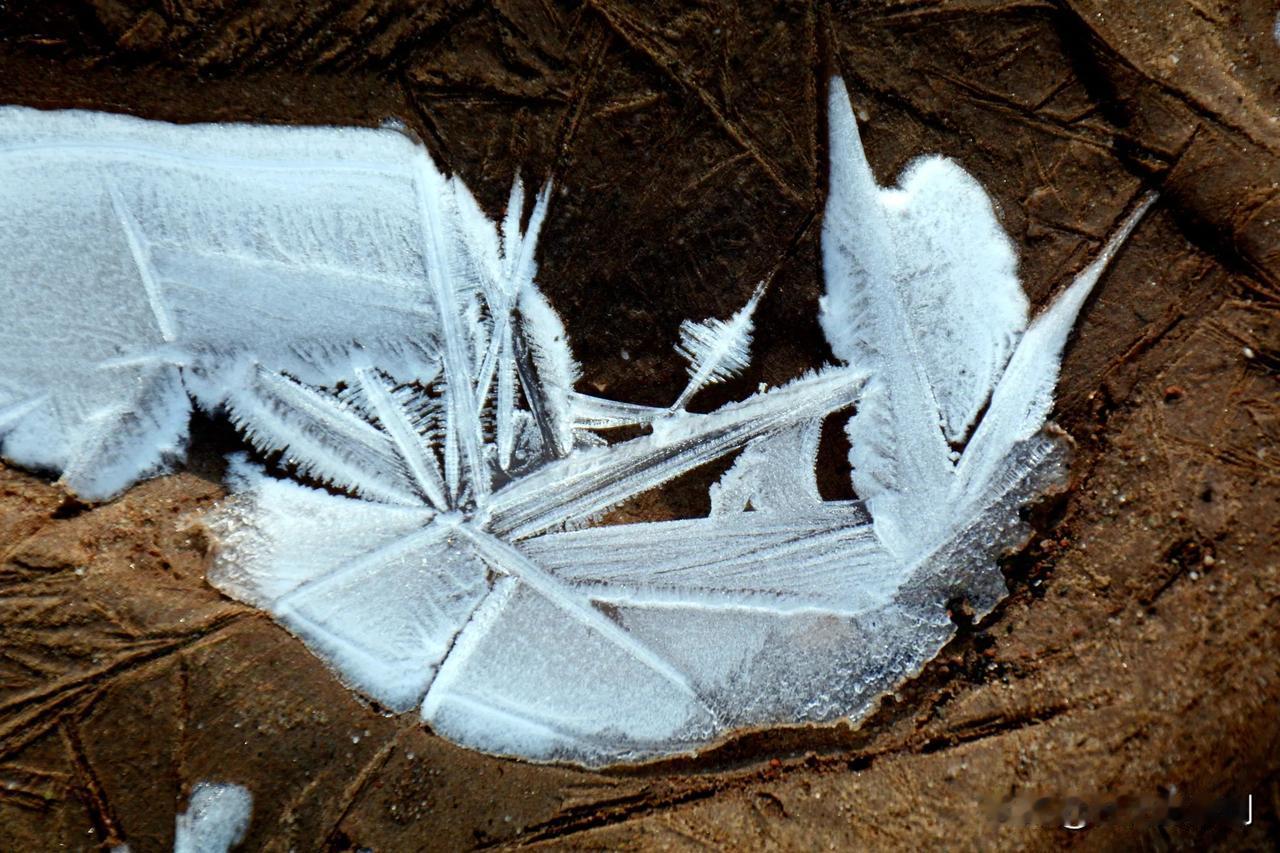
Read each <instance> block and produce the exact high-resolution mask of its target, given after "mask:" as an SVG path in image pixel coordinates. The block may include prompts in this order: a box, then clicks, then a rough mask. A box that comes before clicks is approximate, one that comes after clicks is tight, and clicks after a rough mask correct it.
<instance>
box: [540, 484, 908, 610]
mask: <svg viewBox="0 0 1280 853" xmlns="http://www.w3.org/2000/svg"><path fill="white" fill-rule="evenodd" d="M868 522H869V518H868V516H867V514H866V513H865V512H863V511H862V510H861V508H860V507H858V506H857V505H842V504H831V505H825V506H822V507H817V508H812V509H808V510H806V511H803V512H798V513H794V514H788V515H776V516H770V517H763V518H762V517H760V516H758V515H756V514H754V513H739V514H737V515H735V516H733V517H732V518H714V519H712V518H698V519H687V520H681V521H664V522H655V523H650V524H625V525H616V526H608V527H595V528H589V529H586V530H576V531H571V532H567V533H551V534H547V535H545V536H539V537H537V538H535V539H531V540H529V541H528V542H525V543H522V544H521V545H520V550H521V551H522V552H523V553H525V554H526V555H528V556H529V557H530V559H532V560H534V561H535V562H537V563H538V564H539V565H541V566H543V567H544V568H545V569H546V570H547V571H548V572H550V573H552V574H553V575H555V576H556V577H558V578H559V579H561V580H563V581H566V582H568V583H571V584H573V585H574V586H577V587H580V588H581V590H582V592H583V593H585V594H587V595H589V596H591V597H592V598H594V599H596V600H599V601H607V602H611V603H614V604H619V603H624V602H625V603H631V604H639V603H664V602H665V603H674V604H686V605H688V604H691V603H695V602H696V603H697V604H699V605H700V606H703V607H756V608H760V609H762V610H765V611H767V612H775V613H776V612H787V611H792V610H805V609H808V610H821V611H825V612H829V613H854V612H858V611H860V610H866V609H868V608H870V607H872V606H875V605H878V604H883V603H884V602H885V601H886V600H887V598H888V596H889V595H891V594H892V592H893V590H894V589H895V588H896V585H897V579H896V578H895V577H893V575H892V574H888V573H886V572H885V567H886V566H887V565H889V564H890V563H891V562H892V561H891V559H890V558H889V555H888V554H887V553H886V552H885V550H884V546H882V545H881V544H880V542H879V540H878V539H877V538H876V536H875V534H874V532H873V531H872V529H871V526H870V524H869V523H868Z"/></svg>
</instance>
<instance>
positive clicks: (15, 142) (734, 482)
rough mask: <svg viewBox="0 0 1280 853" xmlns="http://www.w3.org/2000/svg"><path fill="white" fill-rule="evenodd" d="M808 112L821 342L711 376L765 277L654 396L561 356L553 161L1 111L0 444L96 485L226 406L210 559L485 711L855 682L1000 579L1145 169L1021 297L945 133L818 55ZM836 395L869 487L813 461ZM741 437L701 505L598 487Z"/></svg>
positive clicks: (368, 682) (858, 695) (358, 680)
mask: <svg viewBox="0 0 1280 853" xmlns="http://www.w3.org/2000/svg"><path fill="white" fill-rule="evenodd" d="M830 113H831V116H830V122H829V127H830V134H831V140H830V141H831V144H830V157H831V182H830V186H831V190H830V196H829V198H828V202H827V210H826V216H825V220H824V226H823V242H822V245H823V258H824V266H825V277H826V295H825V296H824V298H823V301H822V306H821V321H822V326H823V329H824V331H825V332H826V335H827V338H828V341H829V342H830V344H831V348H832V351H833V352H834V353H835V355H836V357H837V358H838V359H839V361H840V364H837V365H834V366H827V367H823V368H821V369H819V370H817V371H816V372H812V373H810V374H808V375H806V376H803V377H800V378H798V379H795V380H794V381H792V382H790V383H788V384H785V385H783V386H781V387H778V388H774V389H772V390H769V391H767V392H761V393H759V394H756V395H754V396H752V397H749V398H747V399H745V400H741V401H739V402H735V403H731V404H728V405H726V406H723V407H721V408H719V409H717V410H715V411H712V412H709V413H705V414H702V413H697V414H695V413H692V412H689V411H688V410H687V404H688V403H689V402H690V401H691V400H692V399H693V398H694V397H695V396H696V395H697V394H698V393H699V392H700V391H701V390H702V389H704V388H705V387H706V386H707V385H709V384H711V383H713V382H717V381H720V380H722V379H725V378H727V377H729V376H732V375H734V374H736V373H738V372H739V371H741V370H742V368H743V367H744V366H745V365H746V364H747V362H748V359H749V356H750V353H749V349H750V343H751V334H752V326H753V316H752V315H753V311H754V309H755V307H756V305H757V303H758V301H759V300H760V298H761V297H762V294H763V286H761V287H760V288H758V289H757V290H756V293H755V295H753V296H752V298H751V300H750V301H749V302H748V303H747V304H746V305H744V306H742V308H741V309H740V310H739V311H738V312H736V313H735V314H734V315H733V316H731V317H728V318H711V319H707V320H703V321H700V322H692V321H691V322H687V323H685V324H684V326H683V327H682V328H681V329H680V336H679V344H678V350H679V352H680V353H681V354H682V355H683V356H684V357H685V358H686V359H687V360H688V361H689V377H690V378H689V383H688V386H687V387H686V389H685V390H684V392H683V393H681V394H680V395H679V397H678V398H677V399H676V400H674V401H673V403H672V405H671V406H670V407H665V408H664V407H659V408H650V407H646V406H639V405H635V404H631V403H626V402H620V401H614V400H607V399H603V398H599V397H593V396H590V395H586V394H582V393H579V392H577V391H576V390H575V389H574V385H575V382H576V380H577V377H578V367H577V365H576V363H575V362H574V359H573V356H572V353H571V351H570V348H569V342H568V337H567V335H566V331H565V328H564V326H563V324H562V323H561V320H560V318H559V316H558V315H557V314H556V312H555V311H554V309H553V308H552V306H551V305H550V303H549V302H548V301H547V300H546V299H545V297H543V296H542V294H541V293H540V292H539V291H538V289H537V287H536V285H535V283H534V279H535V273H536V266H535V263H534V257H535V246H536V240H537V234H538V231H539V228H540V226H541V223H542V222H543V220H544V218H545V216H546V214H547V207H548V199H549V195H550V193H549V188H543V190H542V191H541V192H540V193H539V194H538V196H537V198H536V199H535V200H534V202H533V204H532V208H531V210H532V212H531V213H530V215H529V217H528V221H527V222H524V216H523V212H524V209H525V202H524V188H523V186H522V185H521V184H520V182H519V181H517V182H516V183H515V185H514V187H513V190H512V194H511V199H510V202H509V204H508V209H507V212H506V215H505V217H504V218H503V220H502V222H501V224H500V225H499V224H495V223H494V222H492V221H490V220H489V219H488V218H487V217H486V216H485V215H484V214H483V213H482V212H481V210H480V208H479V207H478V206H477V205H476V203H475V201H474V200H473V199H472V197H471V195H470V194H469V193H468V191H467V190H466V188H465V187H464V186H463V185H462V184H461V183H460V182H459V181H458V180H457V179H456V178H446V177H445V176H444V175H442V174H441V173H440V172H439V171H438V170H437V169H436V167H435V166H434V164H433V163H432V161H431V159H430V157H428V155H427V154H426V152H425V151H424V150H423V149H422V148H421V146H419V145H416V144H415V143H414V142H413V141H412V140H410V139H409V138H408V137H407V136H405V135H404V134H402V133H401V132H398V131H397V130H395V129H389V128H388V129H382V130H353V129H337V128H312V129H297V128H263V127H244V126H226V125H222V126H190V127H175V126H172V125H167V124H159V123H152V122H143V121H138V120H136V119H129V118H122V117H118V116H108V115H100V114H94V113H84V112H65V113H42V112H37V111H33V110H25V109H12V108H10V109H5V110H3V111H0V224H3V226H4V227H3V228H0V249H2V250H3V251H2V252H0V270H3V273H4V278H3V280H2V281H0V295H3V298H4V300H5V303H6V311H7V313H6V316H7V317H10V318H12V321H11V323H10V324H9V328H10V331H8V332H6V333H5V336H4V337H0V355H3V368H2V369H0V438H2V440H3V445H2V449H3V452H4V453H5V455H6V456H7V457H8V458H10V459H11V460H13V461H15V462H18V463H20V464H24V465H28V466H31V467H37V468H47V469H52V470H55V471H59V472H61V474H62V477H63V481H64V483H65V484H66V485H67V486H68V487H69V488H71V489H72V490H74V491H77V492H79V493H80V494H81V495H82V496H84V497H86V498H89V499H104V498H108V497H110V496H112V495H114V494H116V493H118V492H119V491H120V490H122V489H123V488H125V487H126V486H128V485H129V484H130V483H132V482H135V481H136V480H138V479H139V478H141V477H145V476H148V475H150V474H152V473H155V472H156V471H158V470H162V469H163V468H164V466H165V465H167V464H170V463H171V461H172V460H173V459H175V458H177V457H179V456H180V455H181V453H182V450H183V445H184V443H185V438H186V421H187V417H188V413H189V409H190V405H191V401H192V400H194V401H195V403H196V404H197V405H199V406H202V407H204V408H205V409H207V410H209V411H211V412H215V413H222V414H225V415H226V416H227V417H228V418H229V419H230V420H231V422H232V423H233V424H235V425H236V426H237V427H238V428H239V429H240V430H241V431H242V433H243V435H244V437H245V439H246V440H247V442H248V443H249V444H250V445H252V447H254V448H256V449H257V450H258V451H260V452H261V453H263V454H265V455H266V456H267V457H268V458H269V459H270V460H271V461H272V462H273V464H274V467H273V468H272V469H271V470H268V468H266V467H264V464H263V462H262V461H261V460H260V461H258V462H255V461H252V460H251V459H249V458H248V457H246V456H243V455H240V456H237V457H236V458H235V459H234V460H233V461H232V464H231V467H230V472H231V473H230V475H229V479H228V486H229V490H230V492H231V495H230V497H228V498H227V500H226V501H224V502H223V503H222V504H221V505H220V506H219V507H218V508H217V509H216V510H215V511H214V512H213V513H212V514H211V517H210V519H209V526H210V528H211V530H212V531H213V533H214V535H215V538H216V540H217V543H218V553H217V556H216V559H215V561H214V564H213V565H212V567H211V568H210V570H209V575H208V577H209V580H210V582H211V583H213V584H214V585H215V586H217V587H218V588H219V589H221V590H222V591H223V592H225V593H227V594H228V595H230V596H232V597H235V598H237V599H239V600H242V601H245V602H248V603H251V604H253V605H255V606H257V607H261V608H263V609H264V610H267V611H269V612H270V613H271V614H273V616H274V617H275V618H276V619H277V620H278V621H279V622H280V623H281V624H282V625H284V626H285V627H287V628H288V629H289V630H290V631H292V632H293V633H294V634H296V635H297V636H298V637H300V638H301V639H302V640H303V642H305V643H306V644H307V645H308V647H309V648H311V649H312V651H314V652H315V653H316V654H317V655H319V656H321V657H322V658H324V659H325V660H326V661H327V662H328V663H329V664H330V665H331V666H332V667H333V668H334V669H335V670H336V671H337V673H338V674H339V676H340V677H341V678H342V679H343V680H344V681H345V682H346V683H347V684H349V685H350V686H352V687H353V688H355V689H357V690H359V691H361V692H362V693H364V694H365V695H367V696H369V697H370V698H372V699H374V700H375V701H377V702H379V703H381V704H382V705H384V706H385V707H387V708H390V709H392V710H395V711H408V710H410V709H413V708H415V707H416V708H418V709H419V710H420V713H421V715H422V717H423V719H424V720H425V721H426V722H427V723H429V724H430V725H431V726H432V727H433V728H434V729H435V730H436V731H438V732H439V733H441V734H443V735H444V736H446V737H449V738H451V739H453V740H455V741H457V742H459V743H462V744H466V745H468V746H472V747H475V748H478V749H483V750H486V751H489V752H497V753H509V754H514V755H520V756H524V757H527V758H532V759H541V760H549V759H561V760H571V761H577V762H581V763H584V764H591V765H599V764H605V763H609V762H614V761H623V760H638V759H642V758H646V757H651V756H657V755H667V754H671V753H675V752H680V751H686V750H691V749H696V748H697V747H699V746H702V745H705V744H707V743H709V742H711V741H713V740H714V739H716V738H718V737H721V736H723V735H724V734H725V733H726V732H728V731H730V730H732V729H734V728H737V727H742V726H759V725H766V724H787V723H798V722H820V721H827V720H833V719H838V718H841V717H852V718H855V719H857V718H860V717H862V716H863V715H865V714H866V713H867V712H868V711H869V710H870V709H871V708H872V707H873V706H874V703H875V702H876V701H877V700H878V698H879V696H881V695H882V694H883V693H884V692H885V691H886V690H889V689H892V688H893V687H894V686H895V685H896V684H898V683H899V682H900V681H901V680H902V679H903V678H906V677H908V676H910V675H911V674H913V673H915V672H917V671H918V670H919V668H920V667H921V666H922V665H923V664H924V663H925V662H926V661H928V660H929V659H930V658H931V657H933V655H935V654H936V653H937V651H938V649H940V648H941V647H942V645H943V644H944V643H945V642H946V641H947V640H948V639H949V638H950V637H951V636H952V633H953V625H952V623H951V621H950V620H949V618H948V616H947V613H946V602H947V601H949V600H951V599H953V598H955V597H957V596H962V597H964V598H966V599H967V600H968V601H969V602H970V603H971V605H972V606H973V608H974V609H975V611H977V613H978V614H979V615H982V614H985V613H986V612H988V611H989V610H990V608H991V607H993V606H994V605H995V604H996V602H998V601H999V599H1000V598H1001V597H1002V596H1003V595H1004V593H1005V587H1004V582H1003V579H1002V577H1001V574H1000V572H999V570H998V568H997V567H996V563H995V559H996V557H997V556H998V555H999V554H1000V553H1001V552H1002V551H1003V550H1006V549H1008V548H1009V547H1011V546H1013V545H1016V544H1017V542H1018V541H1019V540H1020V538H1021V537H1022V536H1023V535H1024V534H1025V530H1024V528H1023V526H1022V525H1021V523H1020V522H1019V514H1018V511H1019V509H1021V508H1022V507H1024V506H1025V505H1026V504H1027V503H1028V502H1029V501H1031V500H1033V499H1035V498H1036V496H1038V495H1039V494H1041V493H1042V492H1043V491H1044V490H1045V489H1046V488H1048V487H1050V486H1052V485H1053V484H1055V483H1058V482H1060V481H1061V479H1062V477H1063V475H1064V471H1065V458H1064V444H1063V442H1061V441H1060V440H1058V439H1056V438H1054V437H1052V435H1051V434H1050V433H1049V432H1046V431H1045V421H1046V418H1047V417H1048V414H1049V410H1050V408H1051V405H1052V396H1053V387H1054V384H1055V382H1056V379H1057V370H1058V363H1059V359H1060V357H1061V352H1062V348H1063V346H1064V345H1065V342H1066V339H1067V336H1068V334H1069V332H1070V330H1071V328H1072V325H1073V324H1074V321H1075V318H1076V315H1077V313H1078V312H1079V310H1080V308H1081V305H1082V304H1083V301H1084V299H1085V297H1086V296H1087V294H1088V292H1089V291H1090V289H1091V288H1092V287H1093V285H1094V284H1095V283H1096V281H1097V280H1098V277H1099V275H1100V274H1101V272H1102V269H1103V268H1104V266H1105V265H1106V264H1107V263H1108V261H1109V260H1110V258H1111V257H1112V256H1113V255H1114V254H1115V252H1116V251H1117V249H1118V247H1119V246H1120V244H1121V242H1122V241H1123V240H1124V238H1125V237H1126V236H1127V234H1128V233H1129V232H1130V230H1132V228H1133V227H1134V225H1135V224H1136V222H1137V219H1138V217H1139V216H1140V215H1141V212H1142V210H1143V209H1145V207H1146V205H1147V204H1149V203H1150V202H1149V200H1147V201H1144V202H1143V203H1142V204H1140V205H1138V206H1137V209H1136V210H1135V212H1134V213H1133V214H1132V215H1131V216H1130V217H1129V218H1128V220H1127V221H1126V222H1124V223H1123V224H1122V225H1120V227H1119V228H1118V229H1117V231H1116V234H1115V236H1114V237H1113V238H1112V239H1111V241H1110V242H1109V243H1108V244H1107V246H1105V247H1104V248H1103V250H1102V251H1101V253H1100V255H1099V256H1098V259H1097V260H1096V261H1095V262H1094V263H1093V264H1092V265H1090V267H1088V268H1087V269H1086V270H1085V271H1084V272H1083V273H1082V274H1081V275H1080V276H1079V278H1078V279H1077V281H1076V282H1075V283H1074V284H1073V285H1071V287H1070V288H1068V289H1067V290H1066V292H1065V293H1064V294H1063V295H1062V296H1061V297H1059V298H1058V299H1056V300H1055V301H1054V302H1053V304H1052V305H1051V306H1050V307H1049V308H1048V309H1047V310H1046V311H1044V312H1043V313H1042V314H1040V315H1039V316H1038V317H1036V318H1035V319H1034V320H1032V321H1031V322H1030V324H1029V325H1028V317H1027V301H1026V297H1025V296H1024V295H1023V292H1022V288H1021V285H1020V284H1019V282H1018V280H1017V278H1016V275H1015V269H1014V268H1015V263H1014V251H1013V247H1012V246H1011V244H1010V243H1009V240H1008V238H1007V237H1006V236H1005V235H1004V232H1003V230H1002V229H1001V227H1000V225H999V222H998V221H997V219H996V216H995V214H994V212H993V210H992V208H991V203H990V201H989V200H988V198H987V196H986V194H985V193H984V192H983V190H982V188H981V187H980V186H979V185H978V184H977V183H976V182H975V181H974V180H973V179H972V178H971V177H969V176H968V175H967V174H966V173H965V172H964V171H963V170H962V169H961V168H960V167H959V166H957V165H956V164H954V163H952V162H950V161H948V160H944V159H941V158H926V159H924V160H921V161H918V162H917V163H915V164H914V165H912V166H911V167H909V168H908V170H907V171H906V173H905V174H904V175H903V177H902V179H901V181H900V184H899V186H898V187H897V188H892V189H885V188H882V187H880V186H879V184H878V183H877V181H876V180H875V178H874V176H873V175H872V172H871V170H870V168H869V166H868V165H867V162H866V159H865V157H864V156H863V153H862V148H861V143H860V141H859V138H858V131H857V126H856V123H855V121H854V118H853V114H852V111H851V109H850V106H849V102H848V98H847V96H846V94H845V91H844V87H843V86H842V85H841V84H840V83H839V81H833V83H832V86H831V95H830ZM850 409H856V410H855V413H854V414H853V416H852V417H851V418H848V427H847V429H848V433H849V437H850V440H851V447H852V450H851V453H850V461H851V463H852V466H853V486H854V489H855V491H856V493H857V494H858V496H859V498H860V499H859V500H855V501H824V500H823V499H822V497H821V495H820V494H819V492H818V488H817V483H816V479H815V475H814V465H815V460H816V456H817V446H818V439H819V434H820V430H821V427H822V424H823V422H824V420H825V419H827V418H828V417H829V416H830V415H832V414H833V413H835V412H840V411H846V410H850ZM618 426H630V427H632V428H633V431H634V433H635V437H633V438H630V439H628V440H625V441H617V442H615V443H613V444H608V443H607V442H606V441H605V440H604V439H603V438H602V437H601V436H600V435H599V434H598V433H599V431H600V430H605V429H609V428H613V427H618ZM730 457H732V458H733V461H732V464H731V465H730V466H729V468H728V469H727V470H726V472H725V473H724V475H723V476H722V477H721V478H720V481H719V482H718V483H716V484H715V485H713V486H712V488H711V495H710V497H711V513H710V515H709V516H708V517H706V518H687V519H681V520H675V521H665V522H651V523H640V524H627V525H617V526H606V527H599V526H597V527H593V526H591V524H592V522H593V521H594V520H595V519H597V518H598V517H600V516H601V514H603V513H604V512H605V511H607V510H608V509H609V508H610V507H612V506H614V505H616V504H619V503H621V502H623V501H626V500H628V499H629V498H631V497H633V496H635V495H638V494H640V493H642V492H645V491H648V490H651V489H654V488H656V487H659V486H661V485H662V484H663V483H666V482H667V481H669V480H671V479H673V478H675V477H678V476H680V475H681V474H684V473H686V472H688V471H690V470H692V469H693V468H695V467H697V466H700V465H703V464H705V463H708V462H712V461H715V460H717V459H722V458H730ZM277 460H278V463H279V464H275V463H276V462H277ZM282 471H283V472H286V473H287V474H288V476H284V475H282V473H281V472H282Z"/></svg>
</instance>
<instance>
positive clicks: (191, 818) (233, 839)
mask: <svg viewBox="0 0 1280 853" xmlns="http://www.w3.org/2000/svg"><path fill="white" fill-rule="evenodd" d="M252 813H253V795H252V794H250V793H249V791H248V789H247V788H245V787H243V786H241V785H233V784H230V783H226V782H201V783H199V784H198V785H196V786H195V788H193V789H192V791H191V801H190V803H189V804H188V806H187V810H186V811H185V812H184V813H182V814H180V815H178V817H177V819H176V820H175V821H174V837H173V853H227V851H228V850H230V849H231V848H232V847H235V846H236V845H237V844H239V843H240V842H241V841H244V836H245V833H246V832H248V831H249V818H250V817H251V816H252Z"/></svg>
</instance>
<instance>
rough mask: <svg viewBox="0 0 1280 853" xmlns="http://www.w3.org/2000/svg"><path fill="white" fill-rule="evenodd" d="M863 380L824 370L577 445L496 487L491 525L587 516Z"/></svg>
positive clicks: (827, 406) (803, 416)
mask: <svg viewBox="0 0 1280 853" xmlns="http://www.w3.org/2000/svg"><path fill="white" fill-rule="evenodd" d="M863 381H864V377H863V374H861V373H859V372H858V371H854V370H850V369H836V370H829V371H827V372H825V373H820V374H817V375H815V376H810V377H805V378H803V379H799V380H796V381H795V382H793V383H791V384H790V385H787V386H784V387H782V388H778V389H775V390H773V391H771V392H769V393H768V394H760V395H756V396H754V397H751V398H750V399H748V400H745V401H743V402H742V403H738V404H734V405H730V406H726V407H725V408H724V409H721V410H719V411H717V412H713V413H711V414H709V415H690V414H682V415H678V416H676V417H674V418H670V419H668V420H666V421H663V422H660V423H658V424H655V428H654V431H653V433H651V434H650V435H645V436H641V437H639V438H634V439H632V440H630V441H627V442H622V443H620V444H616V445H612V446H610V447H607V448H604V447H602V448H594V449H590V450H583V451H580V452H578V453H576V454H574V456H573V457H570V458H568V459H562V460H558V461H556V462H553V463H551V464H548V465H545V466H543V467H542V468H540V469H538V470H537V471H533V472H531V473H530V474H528V475H527V476H525V477H524V478H522V479H521V480H519V481H517V482H515V483H512V484H511V485H509V486H507V487H506V488H504V489H502V490H501V491H499V492H497V493H496V494H495V495H494V498H493V502H492V503H491V505H490V509H491V511H492V517H491V519H490V524H491V529H493V530H494V531H495V532H497V533H499V534H500V535H504V536H509V537H511V538H514V539H522V538H526V537H528V536H532V535H535V534H537V533H542V532H544V531H547V530H551V529H553V528H557V527H560V526H562V525H564V524H566V523H568V522H571V521H575V520H582V519H588V518H590V517H591V516H593V515H594V514H596V513H599V512H601V511H603V510H605V509H608V508H609V507H611V506H613V505H615V504H617V503H620V502H622V501H624V500H626V499H627V498H629V497H631V496H632V495H637V494H640V493H641V492H644V491H647V490H649V489H652V488H655V487H657V486H660V485H661V484H663V483H665V482H666V481H667V480H670V479H671V478H673V477H677V476H679V475H680V474H683V473H684V472H685V471H689V470H692V469H693V468H696V467H697V466H699V465H701V464H703V463H704V462H709V461H711V460H712V459H716V458H718V457H720V456H723V455H724V454H725V453H728V452H730V451H732V450H734V449H736V448H738V447H741V446H742V445H744V444H746V443H747V442H748V441H750V440H751V439H753V438H758V437H759V436H761V435H765V434H767V433H770V432H772V431H775V430H778V429H783V428H785V427H787V426H789V425H791V424H794V423H797V422H799V421H804V420H810V419H813V418H815V417H821V416H822V415H825V414H826V413H828V412H832V411H836V410H839V409H842V408H845V407H847V406H849V405H851V404H852V403H853V402H854V401H855V400H857V398H858V392H859V391H860V390H861V388H862V384H863Z"/></svg>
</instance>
